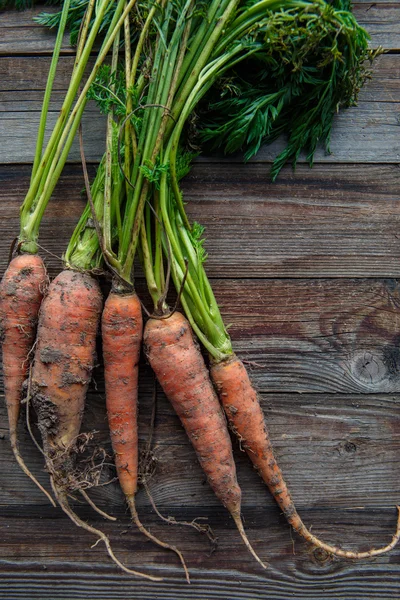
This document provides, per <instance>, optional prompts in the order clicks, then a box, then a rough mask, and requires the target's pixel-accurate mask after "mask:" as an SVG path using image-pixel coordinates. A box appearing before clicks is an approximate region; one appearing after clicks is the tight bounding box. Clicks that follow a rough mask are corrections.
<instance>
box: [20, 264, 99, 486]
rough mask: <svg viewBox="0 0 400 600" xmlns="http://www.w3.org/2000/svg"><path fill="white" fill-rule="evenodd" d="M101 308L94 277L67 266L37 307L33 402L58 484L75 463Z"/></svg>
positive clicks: (32, 384)
mask: <svg viewBox="0 0 400 600" xmlns="http://www.w3.org/2000/svg"><path fill="white" fill-rule="evenodd" d="M101 308H102V297H101V292H100V288H99V286H98V284H97V282H96V281H95V280H94V279H93V278H92V277H91V276H90V275H87V274H83V273H79V272H74V271H69V270H66V271H62V272H61V273H60V274H59V275H58V276H57V277H56V278H55V279H54V281H53V282H52V283H51V284H50V286H49V290H48V294H47V296H46V298H45V299H44V300H43V303H42V308H41V311H40V317H39V325H38V333H37V344H36V349H35V358H34V363H33V368H32V379H31V391H32V403H33V406H34V408H35V410H36V413H37V415H38V426H39V430H40V433H41V435H42V440H43V449H44V453H45V456H46V459H47V467H48V468H49V470H50V474H51V476H52V479H53V480H54V483H55V485H56V487H60V488H65V487H66V486H67V487H68V485H69V483H70V482H68V475H69V474H70V473H71V470H72V469H73V466H74V450H75V443H76V441H77V438H78V435H79V432H80V428H81V423H82V417H83V412H84V403H85V396H86V392H87V389H88V385H89V382H90V379H91V374H92V369H93V366H94V362H95V356H96V352H95V350H96V333H97V328H98V323H99V319H100V311H101Z"/></svg>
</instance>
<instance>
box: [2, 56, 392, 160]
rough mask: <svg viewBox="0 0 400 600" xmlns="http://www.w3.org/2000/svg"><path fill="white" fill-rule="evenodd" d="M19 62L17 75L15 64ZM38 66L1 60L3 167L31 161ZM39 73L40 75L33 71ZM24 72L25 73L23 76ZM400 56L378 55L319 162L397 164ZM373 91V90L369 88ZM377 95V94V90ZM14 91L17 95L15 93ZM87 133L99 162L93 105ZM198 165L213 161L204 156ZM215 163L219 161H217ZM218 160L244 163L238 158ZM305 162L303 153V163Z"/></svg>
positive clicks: (64, 72)
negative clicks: (328, 150)
mask: <svg viewBox="0 0 400 600" xmlns="http://www.w3.org/2000/svg"><path fill="white" fill-rule="evenodd" d="M14 60H16V61H17V69H16V74H15V75H14V73H13V68H12V65H13V64H14ZM35 60H36V61H37V68H36V69H35V66H34V65H31V66H30V67H28V68H27V69H26V70H25V69H24V63H25V61H26V59H22V58H18V59H11V58H3V59H1V60H0V75H3V76H2V77H0V110H1V111H4V114H3V115H2V118H1V121H0V134H1V137H2V140H3V143H2V144H1V146H0V163H29V162H31V161H32V157H33V156H34V152H35V137H36V133H37V129H38V125H39V119H40V106H41V99H42V94H41V93H40V91H41V90H42V89H43V85H44V81H45V77H46V73H47V67H48V59H44V58H39V57H37V58H36V59H35ZM70 66H71V65H70V59H67V58H66V59H64V61H63V62H62V68H61V71H60V79H59V83H58V87H57V90H56V93H55V96H54V101H53V103H52V105H51V110H50V112H49V116H48V131H51V128H52V127H53V125H54V123H55V121H56V118H57V107H59V106H60V103H61V99H62V89H64V88H66V86H67V82H68V73H69V68H70ZM36 71H37V73H38V75H37V76H36V75H35V73H36ZM25 73H26V75H25ZM399 76H400V55H389V56H382V57H380V59H379V61H377V63H376V67H375V69H374V78H375V79H374V83H373V84H372V83H371V84H369V83H367V85H366V88H365V90H363V91H362V92H361V95H360V102H359V105H358V106H357V107H355V108H351V109H347V110H343V111H342V112H341V113H340V114H339V115H338V116H337V117H336V119H335V122H334V126H333V131H332V143H331V154H327V153H326V152H325V149H324V148H319V149H318V150H317V152H316V155H315V160H316V162H320V163H327V164H332V163H351V162H364V163H377V162H379V163H397V162H399V161H400V141H399V140H400V136H399V134H398V127H399V122H400V121H399V119H400V101H399V94H398V93H396V92H395V91H394V90H398V89H400V85H399V78H400V77H399ZM369 87H371V90H370V89H369ZM377 89H378V90H379V93H376V90H377ZM14 92H15V93H14ZM83 126H84V132H85V140H86V143H85V152H86V155H87V160H89V161H98V160H99V159H100V158H101V156H102V154H103V149H104V137H105V120H104V117H103V116H102V115H99V114H98V113H97V110H96V107H95V106H94V105H93V104H92V105H89V111H88V114H86V116H85V117H84V121H83ZM284 147H285V140H284V138H283V137H281V138H280V139H278V140H277V141H276V142H274V143H273V144H271V145H270V146H267V147H263V148H261V150H260V152H259V153H258V154H257V156H256V157H254V158H253V159H252V160H251V162H261V163H263V162H270V161H271V160H273V159H274V158H275V157H276V156H277V154H279V153H280V152H281V151H282V150H283V149H284ZM199 160H200V161H206V162H209V161H210V157H208V156H202V157H201V158H200V159H199ZM214 160H215V158H214ZM217 160H220V161H223V160H225V161H229V162H232V161H234V162H242V157H241V156H240V155H237V156H233V157H229V158H224V157H223V156H219V157H218V158H217ZM305 160H306V157H305V154H304V153H303V154H302V155H301V157H300V159H299V162H304V161H305ZM69 161H71V162H79V149H78V145H77V144H76V143H75V144H74V146H73V148H72V150H71V153H70V156H69Z"/></svg>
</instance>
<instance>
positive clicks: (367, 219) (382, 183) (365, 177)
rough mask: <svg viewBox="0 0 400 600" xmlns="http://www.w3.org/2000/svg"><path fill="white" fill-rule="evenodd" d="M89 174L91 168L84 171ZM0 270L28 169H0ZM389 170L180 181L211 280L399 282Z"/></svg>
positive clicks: (76, 195)
mask: <svg viewBox="0 0 400 600" xmlns="http://www.w3.org/2000/svg"><path fill="white" fill-rule="evenodd" d="M91 174H92V175H93V174H94V167H91ZM0 182H1V186H0V218H1V222H2V225H3V228H2V236H1V238H0V270H1V271H3V270H4V268H5V266H6V261H7V257H8V250H9V247H10V244H11V240H12V239H13V238H14V237H15V236H16V235H18V232H19V224H18V214H19V213H18V209H19V205H20V204H21V202H22V200H23V197H24V194H25V193H26V190H27V188H28V184H29V167H28V166H17V165H14V166H2V167H0ZM83 187H84V186H83V178H82V173H81V167H79V166H72V165H71V166H68V167H67V169H66V170H65V171H64V173H63V175H62V177H61V181H60V183H59V185H58V187H57V188H56V191H55V194H54V200H53V201H52V202H51V203H50V204H49V207H48V212H47V213H46V215H45V217H44V221H43V224H42V230H41V237H40V243H41V245H42V246H43V248H44V250H43V255H44V256H46V259H47V261H48V264H49V267H50V272H51V274H54V273H55V272H56V271H57V269H59V268H60V264H61V262H60V260H58V259H57V258H56V257H55V256H53V255H52V254H51V253H53V254H54V255H56V256H60V255H61V253H62V252H63V251H64V250H65V248H66V245H67V243H68V239H69V237H70V235H71V233H72V231H73V227H74V225H75V224H76V222H77V220H78V218H79V215H80V213H81V211H82V209H83V205H84V200H83V198H82V196H81V191H82V189H83ZM399 189H400V169H399V167H398V166H397V165H347V166H346V165H315V166H314V168H313V169H309V168H308V167H306V166H304V165H300V166H299V167H298V169H297V171H296V173H295V174H293V173H292V171H291V169H290V168H289V167H288V168H286V169H285V170H284V171H283V172H282V174H281V176H280V178H279V179H278V181H277V182H276V183H275V184H271V183H270V181H269V178H268V167H267V166H266V165H259V164H248V165H232V164H228V163H224V164H196V165H195V167H194V169H193V170H192V172H191V174H190V175H189V176H188V177H187V179H186V180H185V181H184V197H185V200H187V201H188V205H187V210H188V213H189V216H190V218H191V219H192V220H198V221H199V222H200V223H203V224H204V225H205V226H206V234H205V235H206V248H207V251H208V253H209V258H208V263H207V271H208V273H209V274H210V276H212V277H228V278H229V277H233V278H234V277H342V278H343V277H366V276H377V277H399V276H400V245H399V239H398V235H399V222H400V204H399V201H398V200H399Z"/></svg>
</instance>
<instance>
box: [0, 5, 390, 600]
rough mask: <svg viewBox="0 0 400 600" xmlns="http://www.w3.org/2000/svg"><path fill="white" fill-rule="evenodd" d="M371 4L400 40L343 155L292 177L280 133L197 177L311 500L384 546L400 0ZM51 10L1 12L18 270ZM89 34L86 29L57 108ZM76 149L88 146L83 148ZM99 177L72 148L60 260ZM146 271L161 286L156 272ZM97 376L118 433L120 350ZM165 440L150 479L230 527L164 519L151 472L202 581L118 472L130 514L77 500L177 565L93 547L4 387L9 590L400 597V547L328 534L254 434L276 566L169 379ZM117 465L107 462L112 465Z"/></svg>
mask: <svg viewBox="0 0 400 600" xmlns="http://www.w3.org/2000/svg"><path fill="white" fill-rule="evenodd" d="M39 10H41V9H40V8H37V9H35V12H36V13H37V12H38V11H39ZM49 10H52V9H51V8H49ZM355 11H356V14H357V17H358V18H359V20H360V22H362V23H363V24H364V25H365V27H367V29H368V30H369V31H370V33H371V35H372V40H371V44H372V45H373V46H374V47H376V46H378V45H379V44H381V45H383V46H384V47H386V48H387V49H389V50H390V53H389V54H386V55H383V56H381V57H379V58H378V60H377V61H376V63H375V68H374V78H373V79H372V81H370V82H369V83H368V84H367V86H366V87H365V89H364V90H363V91H362V93H361V96H360V103H359V107H358V108H354V109H351V110H349V111H347V112H344V113H343V114H341V115H339V117H338V118H337V122H336V125H335V130H334V133H333V140H332V150H333V155H332V156H330V157H327V156H325V155H324V152H323V151H319V153H318V155H317V161H316V164H315V166H314V168H313V169H312V170H310V169H309V168H308V167H307V166H306V165H305V164H299V166H298V168H297V170H296V172H295V173H293V172H292V170H291V168H290V167H287V168H285V169H284V170H283V172H282V174H281V176H280V178H279V179H278V181H277V182H276V183H275V184H271V183H270V181H269V178H268V170H269V166H270V161H271V158H272V157H273V155H274V154H275V153H276V151H277V150H279V148H280V147H281V146H280V145H279V144H280V142H279V143H278V144H277V145H275V147H274V148H273V149H263V150H262V152H261V153H260V155H259V156H258V157H257V159H256V160H255V161H254V162H252V163H250V164H247V165H243V164H241V159H240V157H234V158H225V157H220V158H217V159H215V158H212V159H211V158H210V157H207V156H203V157H201V158H200V159H198V161H197V163H196V164H195V166H194V168H193V170H192V172H191V174H190V176H189V177H187V179H186V180H185V182H184V194H185V200H187V201H188V212H189V215H190V217H191V219H197V220H199V221H200V222H202V223H203V224H204V225H205V226H206V238H207V241H206V248H207V251H208V253H209V258H208V272H209V274H210V276H211V278H212V284H213V287H214V288H215V293H216V296H217V299H218V301H219V303H220V305H221V309H222V312H223V315H224V317H225V319H226V322H227V323H229V324H230V325H231V328H230V332H231V334H232V339H233V342H234V346H235V349H236V351H237V352H238V353H239V355H240V356H241V357H242V358H243V359H244V360H246V361H247V366H248V368H249V369H250V372H251V377H252V379H253V381H254V383H255V385H256V387H257V389H258V390H259V392H260V395H261V400H262V406H263V409H264V412H265V415H266V419H267V423H268V427H269V430H270V434H271V439H272V441H273V445H274V448H275V453H276V456H277V459H278V461H279V464H280V465H281V467H282V469H283V472H284V474H285V477H286V479H287V481H288V484H289V486H290V489H291V491H292V494H293V497H294V500H295V502H296V505H297V507H298V509H299V512H300V513H301V515H302V517H303V519H304V521H305V523H306V524H307V525H308V526H312V531H313V533H315V534H317V535H319V536H320V537H321V538H322V539H324V540H326V541H329V542H332V543H336V544H338V545H341V546H342V547H346V548H350V549H356V548H359V549H362V550H365V549H368V548H369V547H371V546H374V547H377V546H380V545H383V544H385V543H387V542H388V541H389V540H390V537H391V535H392V534H393V532H394V529H395V522H396V510H395V505H396V504H398V503H399V502H400V487H399V486H400V483H399V477H398V473H399V468H400V410H399V402H400V400H399V398H400V396H399V391H400V376H399V373H400V353H399V340H400V337H399V335H400V288H399V285H398V280H397V279H398V278H399V277H400V266H399V265H400V250H399V236H400V233H399V231H400V228H399V224H400V212H399V211H400V208H399V207H400V170H399V163H400V146H399V139H400V136H399V133H398V124H399V123H398V121H399V106H400V61H399V58H400V55H399V54H398V49H399V48H400V34H399V32H400V27H399V24H400V2H383V1H381V0H379V1H377V2H373V3H372V2H367V1H359V2H357V3H356V6H355ZM32 14H33V13H32V11H31V12H29V11H28V12H25V13H17V12H15V11H6V12H3V13H0V133H1V134H2V138H1V139H2V144H1V146H0V182H1V185H0V222H1V223H2V225H3V229H2V235H1V236H0V275H1V274H2V273H3V272H4V269H5V267H6V264H7V256H8V250H9V246H10V243H11V241H12V239H13V238H14V237H15V236H16V235H17V234H18V207H19V205H20V203H21V201H22V199H23V196H24V193H25V191H26V189H27V185H28V182H29V175H30V162H31V160H32V155H33V148H34V136H35V132H36V128H37V122H38V115H39V110H40V102H41V97H42V93H43V89H44V83H45V77H46V70H47V68H48V65H49V54H50V52H51V48H52V43H53V40H54V37H53V34H51V33H49V32H44V31H43V30H42V29H41V28H40V27H38V26H37V25H34V24H33V23H32V22H31V17H32ZM71 52H72V51H71V49H70V48H69V45H68V43H67V41H66V43H65V44H64V49H63V58H62V60H61V69H60V74H59V75H60V76H59V79H58V80H57V84H56V92H55V95H54V99H53V102H52V105H51V109H52V117H51V118H53V119H54V118H55V116H56V111H57V109H58V106H59V104H60V101H61V98H62V94H63V91H64V90H65V88H66V83H67V79H68V72H69V69H70V67H71V60H72V59H71ZM101 121H102V120H101V118H100V120H99V119H98V117H97V114H96V109H95V107H91V108H90V114H88V118H87V121H86V123H85V128H84V132H85V138H86V140H87V142H86V148H87V150H86V151H87V157H88V159H89V160H90V161H91V162H93V163H95V162H96V161H97V160H98V158H99V156H101V153H102V148H103V139H104V134H103V129H102V125H101ZM71 160H72V162H74V161H76V160H77V154H76V151H75V154H72V155H71ZM94 171H95V164H92V165H90V173H91V174H93V173H94ZM82 189H83V179H82V174H81V168H80V166H79V165H78V164H70V165H68V166H67V168H66V170H65V172H64V174H63V176H62V178H61V180H60V183H59V185H58V186H57V189H56V192H55V195H54V199H53V201H52V203H51V205H50V207H49V212H48V214H47V216H46V218H45V222H44V226H43V233H42V236H41V245H42V249H41V252H42V254H43V256H45V257H46V262H47V264H48V267H49V272H50V274H51V276H54V275H55V274H56V273H57V272H58V271H59V270H60V268H61V265H62V262H61V259H60V256H61V254H62V252H63V250H64V248H65V245H66V243H67V241H68V238H69V235H70V234H71V232H72V229H73V227H74V224H75V223H76V220H77V218H78V215H79V213H80V211H81V209H82V207H83V204H84V199H83V197H82V195H81V191H82ZM137 283H138V291H139V292H140V293H141V295H142V297H143V298H144V299H145V300H146V293H145V289H144V282H143V280H142V279H141V277H140V274H138V282H137ZM106 287H107V286H105V289H106ZM172 300H173V296H171V301H172ZM94 379H95V383H96V385H94V384H93V385H92V386H91V390H90V394H89V398H88V408H87V414H86V417H85V424H84V429H85V430H86V431H87V430H93V429H94V430H95V431H96V432H97V433H96V435H95V441H96V442H99V443H100V444H101V445H102V446H104V448H105V449H106V450H107V451H110V444H109V439H108V434H107V427H106V418H105V406H104V403H105V401H104V386H103V378H102V368H101V364H100V365H99V367H98V368H97V369H96V371H95V374H94ZM1 390H2V378H1V375H0V393H1ZM152 397H153V378H152V375H151V372H150V369H149V367H148V365H146V363H145V361H144V360H143V359H142V361H141V384H140V444H141V447H143V446H144V444H145V442H146V439H147V436H148V431H149V414H150V409H151V402H152ZM34 431H35V433H36V434H37V432H36V430H35V429H34ZM20 439H21V450H22V453H23V455H24V457H25V458H26V460H27V463H28V465H29V466H30V467H31V468H32V470H33V471H34V472H35V474H36V475H37V476H38V478H39V480H40V481H41V482H42V483H43V484H44V485H45V486H47V485H48V476H47V474H46V473H45V472H44V470H43V461H42V457H41V455H40V453H39V452H38V451H37V450H36V449H34V448H33V445H32V442H31V440H30V438H29V435H28V433H27V430H26V427H25V426H24V424H23V423H21V425H20ZM154 451H155V455H156V457H157V459H158V462H157V469H156V473H155V475H154V476H153V478H152V479H151V480H150V481H149V486H150V489H151V491H152V494H153V497H154V499H155V501H156V503H157V506H158V507H159V509H160V510H161V511H162V512H163V513H164V514H166V515H171V516H173V517H175V518H177V519H179V518H180V519H187V520H191V519H193V518H196V517H198V516H207V517H208V522H209V524H210V525H211V526H212V527H213V529H214V531H215V533H216V535H217V536H218V538H219V546H218V549H217V551H216V552H215V553H214V554H212V555H210V546H209V543H208V541H207V540H206V539H205V538H204V537H203V536H200V535H199V534H198V533H196V532H194V531H192V530H188V529H186V528H180V527H172V526H168V525H165V524H162V523H160V521H159V520H158V519H157V517H156V515H155V513H154V511H153V510H152V508H151V506H150V503H149V500H148V499H147V498H146V495H145V494H144V491H143V490H141V491H140V492H139V495H138V507H139V510H140V515H141V517H142V520H143V521H144V522H145V523H146V524H147V525H149V526H150V528H151V530H152V532H153V533H155V534H157V535H159V536H160V537H163V538H164V539H168V541H169V542H171V543H174V544H176V545H177V546H179V547H180V548H181V549H182V551H183V552H184V554H185V557H186V559H187V562H188V566H189V568H190V571H191V576H192V584H191V587H190V588H189V587H188V586H187V584H185V583H184V580H183V576H182V571H181V570H180V569H179V565H178V564H177V561H176V558H175V556H174V555H173V554H172V553H167V552H164V551H162V552H161V551H160V549H159V548H157V547H155V546H154V545H153V544H151V543H150V542H148V541H147V540H145V539H144V538H142V537H141V536H140V535H139V534H138V532H136V531H134V530H133V528H131V527H130V524H129V519H128V516H127V513H126V510H125V507H124V503H123V499H122V495H121V492H120V491H119V488H118V485H117V483H116V482H115V481H114V482H112V483H110V484H109V485H106V486H104V487H100V488H97V489H95V490H92V491H91V492H90V493H91V496H92V498H93V499H94V500H95V501H96V503H97V504H98V505H99V506H101V507H102V508H103V509H104V510H107V511H109V512H110V513H111V514H113V515H115V516H116V517H118V521H117V523H109V522H106V521H103V520H101V519H100V518H99V517H98V515H96V513H94V512H93V511H92V510H91V509H89V508H88V507H86V506H84V505H82V504H78V503H76V504H75V508H76V510H77V512H78V513H79V515H80V516H81V517H82V518H84V519H86V520H88V521H89V522H91V523H92V524H94V525H95V526H96V527H101V528H102V529H103V530H104V531H106V532H107V533H108V534H109V535H110V537H111V539H112V543H113V547H114V549H115V551H116V553H117V555H118V557H119V558H120V559H121V560H123V561H124V562H125V563H126V564H127V565H129V566H131V567H132V568H135V567H136V568H139V566H140V567H141V568H145V567H146V566H147V567H149V569H150V570H151V572H152V573H157V574H160V575H163V576H164V577H165V581H164V582H163V583H146V582H142V581H138V580H134V579H132V578H130V577H128V576H127V575H125V574H123V573H121V572H119V571H118V569H117V568H116V567H114V565H112V563H111V562H110V561H109V559H108V558H107V556H106V553H105V550H104V547H103V546H102V544H101V543H99V544H98V545H97V546H96V547H94V548H90V546H91V545H92V544H93V543H94V542H95V539H94V538H92V537H91V536H90V534H88V533H86V532H83V531H81V530H79V529H77V528H76V527H74V525H73V524H72V523H70V521H69V520H68V519H67V518H66V517H64V515H63V514H62V513H61V511H60V510H58V509H52V508H51V507H50V506H48V505H47V504H46V501H45V498H44V497H43V496H42V495H41V494H40V492H39V491H38V490H37V489H36V488H35V487H34V486H33V485H32V484H31V482H30V481H29V480H27V479H26V477H25V476H24V475H23V473H22V472H21V471H20V469H19V468H18V467H17V466H16V464H15V463H14V461H13V459H12V454H11V450H10V447H9V440H8V434H7V428H6V417H5V407H4V402H3V399H2V398H0V473H1V476H0V600H3V599H4V600H14V599H15V600H17V599H20V598H21V599H22V598H24V599H25V598H28V599H29V600H31V599H32V600H35V599H37V600H82V599H83V598H88V599H89V598H90V599H91V600H92V599H94V600H97V599H101V600H114V599H121V600H122V599H123V600H126V599H130V598H135V599H137V600H147V599H148V600H155V599H157V600H186V599H187V598H189V597H193V598H194V599H199V600H200V599H201V600H239V599H240V600H255V599H265V600H288V599H289V598H290V599H295V600H305V599H308V598H313V599H316V600H331V599H332V600H375V599H378V600H388V599H389V598H397V597H400V548H396V549H395V550H394V551H393V552H391V553H390V554H388V555H385V556H382V557H379V558H376V559H374V560H370V561H361V562H358V563H354V562H349V561H345V560H338V559H333V558H331V557H329V556H327V555H325V554H324V553H322V554H321V553H318V552H314V549H313V548H311V547H309V546H308V545H307V544H304V543H303V542H302V541H301V540H300V539H299V538H298V537H297V536H296V535H295V534H294V533H293V532H291V531H290V528H289V527H288V526H287V524H286V523H285V521H284V519H283V516H282V515H281V514H280V513H279V510H278V508H277V507H276V505H275V503H274V501H273V500H272V499H271V497H270V496H269V494H268V493H267V491H266V489H265V486H264V485H263V484H262V482H261V481H260V479H259V477H258V475H257V473H256V472H255V471H254V470H253V469H252V468H251V466H250V465H249V463H248V460H247V458H246V456H245V455H244V453H243V452H241V451H240V449H239V447H238V446H237V445H236V444H235V447H234V451H235V460H236V463H237V469H238V478H239V481H240V484H241V486H242V489H243V516H244V519H245V525H246V529H247V531H248V535H249V538H250V540H251V542H252V543H253V544H254V547H255V549H256V550H257V551H258V552H259V554H260V556H261V557H262V558H263V559H264V560H267V561H268V562H269V565H270V566H269V569H268V571H266V572H264V571H262V570H261V569H260V568H259V567H258V566H257V564H256V563H255V562H254V561H253V559H252V558H251V556H250V555H249V554H248V553H247V551H246V549H245V548H244V546H243V545H242V543H241V542H240V539H239V536H238V534H237V532H236V530H235V528H234V525H233V522H232V520H231V519H230V518H229V516H228V514H227V512H226V511H225V509H224V508H223V507H222V506H221V505H220V504H219V503H218V501H217V499H216V498H215V496H214V495H213V493H212V492H211V490H210V488H209V487H208V485H207V483H206V482H205V479H204V476H203V475H202V472H201V469H200V467H199V465H198V463H197V461H196V458H195V455H194V452H193V450H192V448H191V446H190V444H189V442H188V440H187V439H186V436H185V434H184V432H183V430H182V427H181V426H180V424H179V421H178V419H177V417H176V416H175V415H174V413H173V411H172V409H171V407H170V406H169V404H168V402H167V400H166V398H165V397H164V395H163V394H162V392H161V391H160V390H158V411H157V419H156V427H155V434H154ZM114 474H115V473H114V471H113V468H112V467H111V466H110V467H107V468H106V469H105V472H104V478H105V479H112V478H113V477H114Z"/></svg>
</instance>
